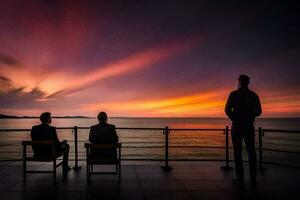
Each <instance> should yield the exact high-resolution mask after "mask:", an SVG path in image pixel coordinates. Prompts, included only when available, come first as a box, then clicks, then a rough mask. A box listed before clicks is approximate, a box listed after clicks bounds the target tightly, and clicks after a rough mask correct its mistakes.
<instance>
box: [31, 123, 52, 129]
mask: <svg viewBox="0 0 300 200" xmlns="http://www.w3.org/2000/svg"><path fill="white" fill-rule="evenodd" d="M32 129H33V130H34V129H50V130H55V127H54V126H50V125H46V126H45V125H43V124H39V125H35V126H32Z"/></svg>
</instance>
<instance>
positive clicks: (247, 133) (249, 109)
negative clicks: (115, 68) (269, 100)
mask: <svg viewBox="0 0 300 200" xmlns="http://www.w3.org/2000/svg"><path fill="white" fill-rule="evenodd" d="M249 82H250V78H249V77H248V76H247V75H244V74H242V75H240V76H239V78H238V83H239V85H238V89H237V90H235V91H233V92H231V93H230V95H229V97H228V100H227V103H226V106H225V113H226V115H227V116H228V117H229V118H230V120H231V121H232V127H231V138H232V144H233V150H234V161H235V171H236V175H237V177H236V178H234V179H233V180H232V181H233V183H236V184H244V168H243V157H242V142H243V140H244V141H245V144H246V149H247V152H248V158H249V169H250V178H251V182H250V183H251V185H256V151H255V128H254V124H253V123H254V120H255V117H257V116H259V115H261V113H262V109H261V104H260V100H259V97H258V95H257V94H256V93H255V92H253V91H251V90H250V89H249V88H248V84H249Z"/></svg>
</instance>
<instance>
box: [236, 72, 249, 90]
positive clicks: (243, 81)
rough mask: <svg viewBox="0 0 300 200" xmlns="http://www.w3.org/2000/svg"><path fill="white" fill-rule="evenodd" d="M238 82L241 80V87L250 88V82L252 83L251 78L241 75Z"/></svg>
mask: <svg viewBox="0 0 300 200" xmlns="http://www.w3.org/2000/svg"><path fill="white" fill-rule="evenodd" d="M238 80H239V87H248V85H249V82H250V78H249V76H247V75H245V74H241V75H240V76H239V78H238Z"/></svg>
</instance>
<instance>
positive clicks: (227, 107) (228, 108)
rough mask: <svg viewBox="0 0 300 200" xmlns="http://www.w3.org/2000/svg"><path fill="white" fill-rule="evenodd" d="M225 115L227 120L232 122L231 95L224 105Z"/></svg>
mask: <svg viewBox="0 0 300 200" xmlns="http://www.w3.org/2000/svg"><path fill="white" fill-rule="evenodd" d="M225 113H226V115H227V116H228V117H229V119H231V120H233V111H232V94H230V95H229V97H228V99H227V102H226V105H225Z"/></svg>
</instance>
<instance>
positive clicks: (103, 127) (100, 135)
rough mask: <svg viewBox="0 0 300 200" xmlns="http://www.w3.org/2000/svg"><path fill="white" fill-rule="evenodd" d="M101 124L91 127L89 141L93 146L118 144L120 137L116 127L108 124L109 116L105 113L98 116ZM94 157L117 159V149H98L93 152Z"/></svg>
mask: <svg viewBox="0 0 300 200" xmlns="http://www.w3.org/2000/svg"><path fill="white" fill-rule="evenodd" d="M98 119H99V124H96V125H94V126H92V127H91V129H90V135H89V141H90V142H91V143H92V144H116V143H118V135H117V132H116V127H115V126H114V125H111V124H108V123H107V115H106V113H104V112H101V113H99V115H98ZM91 156H92V157H97V158H116V157H117V152H116V149H98V150H92V151H91Z"/></svg>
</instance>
